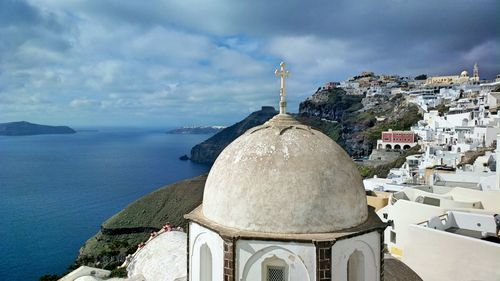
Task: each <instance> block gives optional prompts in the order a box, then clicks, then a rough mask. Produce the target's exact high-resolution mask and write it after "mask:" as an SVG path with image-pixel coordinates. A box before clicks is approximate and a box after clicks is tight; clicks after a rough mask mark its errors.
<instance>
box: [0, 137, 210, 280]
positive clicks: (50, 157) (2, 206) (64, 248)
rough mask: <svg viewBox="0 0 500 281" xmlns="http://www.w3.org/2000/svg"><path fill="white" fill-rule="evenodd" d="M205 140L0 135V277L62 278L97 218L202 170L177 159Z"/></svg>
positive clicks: (99, 220)
mask: <svg viewBox="0 0 500 281" xmlns="http://www.w3.org/2000/svg"><path fill="white" fill-rule="evenodd" d="M208 137H209V136H208V135H167V134H165V133H164V131H161V130H136V129H103V130H99V131H98V132H79V133H77V134H74V135H45V136H23V137H0V279H1V280H7V281H17V280H38V278H39V277H40V276H41V275H43V274H48V273H63V272H64V271H65V270H66V268H67V267H68V265H70V264H71V263H72V262H73V261H74V259H75V258H76V256H77V254H78V249H79V248H80V246H81V245H82V244H83V243H84V242H85V241H86V240H87V239H88V238H90V237H91V236H92V235H94V234H95V233H96V232H97V231H98V230H99V226H100V224H101V223H102V222H103V221H104V220H106V219H107V218H109V217H110V216H112V215H113V214H115V213H116V212H118V211H120V210H121V209H123V208H124V207H125V206H126V205H128V204H130V203H131V202H133V201H134V200H136V199H138V198H139V197H141V196H142V195H145V194H147V193H149V192H151V191H153V190H155V189H157V188H158V187H161V186H164V185H166V184H169V183H173V182H175V181H178V180H181V179H185V178H190V177H193V176H196V175H199V174H202V173H204V172H207V171H208V170H209V167H208V166H205V165H197V164H194V163H191V162H190V161H180V160H178V158H179V156H181V155H183V154H189V151H190V149H191V147H192V146H193V145H195V144H197V143H199V142H201V141H203V140H204V139H206V138H208Z"/></svg>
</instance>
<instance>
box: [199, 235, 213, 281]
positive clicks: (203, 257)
mask: <svg viewBox="0 0 500 281" xmlns="http://www.w3.org/2000/svg"><path fill="white" fill-rule="evenodd" d="M199 280H200V281H212V251H210V248H209V247H208V246H207V244H204V245H203V246H201V249H200V279H199Z"/></svg>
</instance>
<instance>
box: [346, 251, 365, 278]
mask: <svg viewBox="0 0 500 281" xmlns="http://www.w3.org/2000/svg"><path fill="white" fill-rule="evenodd" d="M347 280H348V281H364V280H365V256H364V255H363V253H362V252H361V251H358V250H356V251H354V253H352V255H351V256H350V257H349V260H348V261H347Z"/></svg>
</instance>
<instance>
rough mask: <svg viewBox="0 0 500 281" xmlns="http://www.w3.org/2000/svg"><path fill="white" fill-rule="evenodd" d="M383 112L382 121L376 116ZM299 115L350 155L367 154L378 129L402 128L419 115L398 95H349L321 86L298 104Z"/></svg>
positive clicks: (411, 123)
mask: <svg viewBox="0 0 500 281" xmlns="http://www.w3.org/2000/svg"><path fill="white" fill-rule="evenodd" d="M381 116H383V117H384V119H383V121H377V117H381ZM299 119H300V121H302V122H303V123H306V124H309V125H311V126H313V127H318V128H319V129H320V130H322V131H323V132H324V133H325V134H327V135H329V136H330V137H332V138H333V139H334V140H335V141H336V142H337V143H338V144H340V145H341V146H342V147H343V148H344V149H345V150H346V151H347V152H348V153H349V154H350V155H351V156H354V157H364V156H368V155H370V153H371V151H372V150H373V148H374V147H375V145H376V141H377V139H378V138H379V137H380V133H381V132H382V131H384V130H387V129H389V128H391V129H394V130H406V129H409V128H410V126H412V125H413V124H415V123H416V122H417V121H418V120H419V119H420V116H419V113H418V108H417V106H415V105H412V104H408V103H407V102H406V100H405V98H404V96H402V95H395V96H392V97H388V96H382V95H377V96H371V97H363V96H353V95H347V94H346V92H345V91H344V90H342V89H339V88H336V89H330V90H321V91H318V92H316V93H315V94H314V95H312V96H311V97H309V98H307V99H306V100H305V101H304V102H302V103H300V106H299Z"/></svg>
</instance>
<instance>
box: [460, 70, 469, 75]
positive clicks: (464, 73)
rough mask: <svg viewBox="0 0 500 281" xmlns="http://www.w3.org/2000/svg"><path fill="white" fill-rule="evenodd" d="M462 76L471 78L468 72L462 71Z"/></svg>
mask: <svg viewBox="0 0 500 281" xmlns="http://www.w3.org/2000/svg"><path fill="white" fill-rule="evenodd" d="M460 76H462V77H469V72H467V70H464V71H462V73H460Z"/></svg>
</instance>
